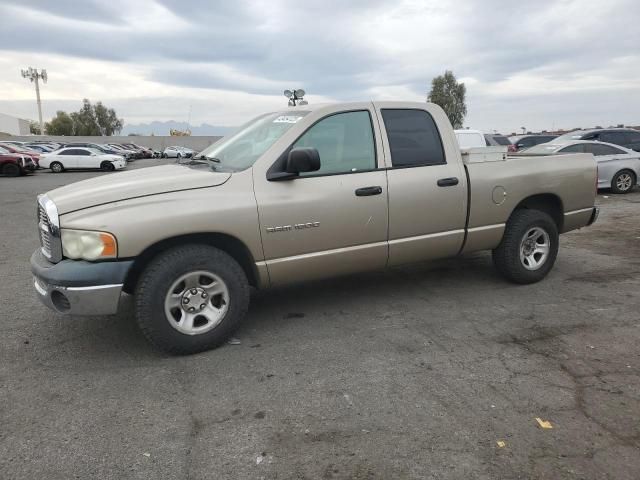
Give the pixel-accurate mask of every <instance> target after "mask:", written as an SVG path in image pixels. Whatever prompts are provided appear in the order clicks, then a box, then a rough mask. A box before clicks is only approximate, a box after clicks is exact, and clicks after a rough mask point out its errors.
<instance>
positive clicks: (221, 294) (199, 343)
mask: <svg viewBox="0 0 640 480" xmlns="http://www.w3.org/2000/svg"><path fill="white" fill-rule="evenodd" d="M248 306H249V283H248V281H247V277H246V275H245V273H244V270H243V269H242V268H241V267H240V265H239V264H238V263H237V262H236V261H235V260H234V259H233V258H232V257H230V256H229V255H228V254H227V253H225V252H223V251H222V250H219V249H217V248H214V247H210V246H207V245H187V246H184V247H178V248H174V249H172V250H168V251H167V252H164V253H162V254H160V255H159V256H158V257H156V258H155V259H154V260H153V261H152V262H151V263H150V264H149V265H148V266H147V267H146V269H145V270H144V271H143V273H142V275H141V277H140V280H139V282H138V285H137V287H136V291H135V316H136V320H137V322H138V325H139V326H140V329H141V330H142V333H143V334H144V335H145V337H146V338H147V339H148V340H149V341H150V342H151V343H152V344H153V345H155V346H156V347H157V348H159V349H160V350H162V351H164V352H167V353H171V354H179V355H185V354H191V353H197V352H201V351H203V350H209V349H211V348H215V347H217V346H219V345H220V344H222V343H223V342H224V341H226V339H227V338H228V337H229V336H230V335H231V334H232V333H233V331H234V330H235V329H236V328H237V327H238V325H239V323H240V321H241V320H242V319H243V318H244V316H245V315H246V312H247V308H248Z"/></svg>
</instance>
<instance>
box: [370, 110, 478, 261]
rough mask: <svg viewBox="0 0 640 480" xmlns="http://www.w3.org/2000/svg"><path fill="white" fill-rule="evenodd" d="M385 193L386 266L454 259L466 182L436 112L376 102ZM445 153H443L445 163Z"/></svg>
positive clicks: (459, 244)
mask: <svg viewBox="0 0 640 480" xmlns="http://www.w3.org/2000/svg"><path fill="white" fill-rule="evenodd" d="M376 112H377V114H378V119H379V120H380V121H381V124H382V138H383V144H384V151H385V157H386V161H387V167H388V168H387V183H388V186H389V187H388V188H389V265H398V264H402V263H408V262H414V261H420V260H428V259H431V258H440V257H447V256H453V255H456V254H457V253H458V252H459V251H460V248H461V247H462V243H463V240H464V233H465V230H464V228H465V222H466V212H467V206H466V205H467V180H466V174H465V171H464V168H463V166H462V161H461V159H460V152H459V149H458V145H457V142H456V139H455V136H454V134H453V130H451V129H450V128H448V129H446V130H445V131H444V132H440V131H439V129H438V127H437V124H442V125H447V124H448V119H447V118H446V116H445V115H444V113H443V112H442V110H440V109H434V108H432V107H431V106H429V105H425V106H424V108H423V109H419V108H403V107H402V103H394V102H380V103H376ZM445 152H449V153H450V154H451V157H450V158H448V157H447V155H446V154H445Z"/></svg>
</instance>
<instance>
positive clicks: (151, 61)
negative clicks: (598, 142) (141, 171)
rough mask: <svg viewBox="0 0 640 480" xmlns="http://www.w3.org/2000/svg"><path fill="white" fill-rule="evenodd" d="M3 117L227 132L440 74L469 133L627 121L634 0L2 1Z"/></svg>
mask: <svg viewBox="0 0 640 480" xmlns="http://www.w3.org/2000/svg"><path fill="white" fill-rule="evenodd" d="M0 18H2V27H1V28H0V112H3V113H8V114H12V115H17V116H21V117H25V118H36V117H37V111H36V107H35V101H34V96H35V95H34V91H33V87H32V85H30V84H29V82H28V81H27V80H24V79H23V78H21V76H20V69H21V68H24V67H27V66H33V67H38V68H46V69H47V71H48V73H49V83H48V84H47V85H45V86H44V87H43V89H42V97H43V102H44V116H45V118H46V119H49V118H50V117H51V116H53V115H54V113H55V111H56V110H59V109H64V110H77V109H78V108H79V105H80V102H81V100H82V98H83V97H87V98H89V99H91V100H93V101H97V100H102V101H103V102H104V103H106V104H107V105H108V106H113V107H115V108H116V110H117V112H118V114H119V115H120V116H121V117H123V118H124V119H125V122H126V123H130V124H137V123H142V122H150V121H152V120H160V121H165V120H176V121H186V120H187V118H188V117H189V111H190V110H191V122H192V123H193V124H200V123H202V122H206V123H209V124H213V125H223V126H224V125H226V126H230V125H237V124H239V123H242V122H244V121H245V120H247V119H248V118H250V117H252V116H254V115H256V114H258V113H261V112H264V111H268V110H271V109H277V108H282V107H284V106H285V105H286V99H285V98H284V97H283V96H281V91H282V90H283V89H285V88H299V87H301V88H304V89H305V90H307V92H308V100H309V101H310V102H323V101H337V100H369V99H401V100H424V99H425V98H426V93H427V91H428V89H429V85H430V81H431V78H432V77H434V76H435V75H438V74H440V73H442V72H444V70H446V69H450V70H453V71H454V73H455V74H456V75H457V76H458V78H460V79H462V80H463V81H464V82H465V83H466V85H467V96H468V99H467V100H468V101H467V103H468V110H469V114H468V116H467V121H466V124H467V126H470V127H472V128H479V129H483V130H485V131H491V130H494V129H495V130H499V131H503V132H505V133H509V132H511V131H515V130H516V129H519V128H520V127H522V126H526V127H527V128H528V129H543V128H546V129H551V128H562V127H576V126H579V127H586V126H594V125H604V126H608V125H611V124H618V123H624V124H630V125H631V124H633V125H640V2H639V1H638V0H607V1H604V0H599V1H595V0H554V1H548V0H538V1H537V2H514V1H502V0H483V1H480V0H457V1H456V2H446V1H431V0H424V1H403V0H395V1H377V0H350V1H343V2H339V1H336V0H295V1H294V0H253V1H247V2H244V1H240V0H235V1H211V0H108V1H107V0H95V1H90V0H82V1H80V0H55V1H53V0H19V1H14V0H0Z"/></svg>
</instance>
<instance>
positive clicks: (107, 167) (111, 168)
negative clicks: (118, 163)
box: [100, 162, 116, 172]
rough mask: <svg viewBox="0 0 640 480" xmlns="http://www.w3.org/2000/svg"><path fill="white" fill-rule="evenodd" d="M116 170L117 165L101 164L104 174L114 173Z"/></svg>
mask: <svg viewBox="0 0 640 480" xmlns="http://www.w3.org/2000/svg"><path fill="white" fill-rule="evenodd" d="M115 169H116V167H115V165H114V164H113V163H111V162H102V163H101V164H100V170H102V171H103V172H113V171H114V170H115Z"/></svg>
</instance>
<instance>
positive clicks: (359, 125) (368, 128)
mask: <svg viewBox="0 0 640 480" xmlns="http://www.w3.org/2000/svg"><path fill="white" fill-rule="evenodd" d="M297 147H313V148H315V149H317V150H318V153H319V154H320V170H318V171H315V172H305V173H301V174H300V176H301V177H303V176H314V175H323V174H324V175H328V174H335V173H347V172H358V171H363V170H364V171H366V170H373V169H375V168H376V149H375V145H374V140H373V127H372V125H371V115H369V112H368V111H359V112H345V113H338V114H335V115H330V116H328V117H326V118H324V119H322V120H320V121H319V122H318V123H316V124H315V125H313V126H312V127H311V128H310V129H309V130H307V131H306V132H305V133H304V134H303V135H302V136H301V137H300V138H299V139H298V140H297V141H296V142H295V143H294V144H293V148H297Z"/></svg>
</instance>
